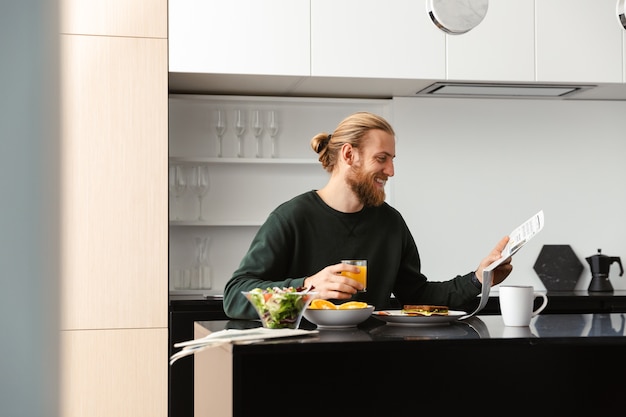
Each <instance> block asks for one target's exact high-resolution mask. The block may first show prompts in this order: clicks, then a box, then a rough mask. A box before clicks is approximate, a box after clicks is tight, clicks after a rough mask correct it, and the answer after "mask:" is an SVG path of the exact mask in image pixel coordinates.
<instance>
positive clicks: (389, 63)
mask: <svg viewBox="0 0 626 417" xmlns="http://www.w3.org/2000/svg"><path fill="white" fill-rule="evenodd" d="M311 75H312V76H334V77H362V78H410V79H419V78H438V79H441V78H444V77H445V34H444V33H443V32H441V31H440V30H438V29H437V28H436V27H435V25H434V24H433V23H432V22H431V21H430V18H429V17H428V13H427V12H426V9H425V7H424V3H423V2H419V1H414V0H396V1H393V2H389V1H385V0H342V1H340V2H338V1H334V0H312V1H311Z"/></svg>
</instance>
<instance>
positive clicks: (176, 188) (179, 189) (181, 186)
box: [168, 165, 187, 220]
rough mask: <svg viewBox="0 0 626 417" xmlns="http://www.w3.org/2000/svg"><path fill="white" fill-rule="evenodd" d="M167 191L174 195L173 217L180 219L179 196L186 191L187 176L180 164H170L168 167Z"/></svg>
mask: <svg viewBox="0 0 626 417" xmlns="http://www.w3.org/2000/svg"><path fill="white" fill-rule="evenodd" d="M168 174H169V178H168V181H169V191H170V193H171V194H173V195H174V202H175V204H174V205H175V207H174V214H175V217H174V218H175V219H176V220H180V198H181V197H182V196H183V195H184V194H185V191H187V178H186V175H185V170H184V169H183V167H182V166H181V165H170V167H169V172H168Z"/></svg>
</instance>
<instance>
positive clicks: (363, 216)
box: [224, 191, 480, 319]
mask: <svg viewBox="0 0 626 417" xmlns="http://www.w3.org/2000/svg"><path fill="white" fill-rule="evenodd" d="M342 259H367V291H366V292H363V293H358V294H357V295H356V296H355V297H354V299H355V300H359V301H365V302H367V303H369V304H372V305H374V306H375V307H376V309H378V310H381V309H384V308H388V306H389V300H390V297H391V294H392V293H393V295H394V296H395V297H396V299H397V300H398V301H399V303H400V304H401V305H402V304H437V305H446V306H449V307H450V308H451V309H455V308H456V309H458V308H460V307H461V306H462V305H464V304H466V303H467V302H469V301H471V300H472V299H473V298H475V297H476V296H477V295H478V294H479V293H480V289H478V288H477V287H476V286H475V285H474V284H473V283H472V282H471V276H472V275H473V274H474V273H473V272H471V273H469V274H467V275H465V276H456V277H455V278H453V279H451V280H448V281H442V282H438V281H428V280H427V278H426V277H425V276H424V275H423V274H422V273H421V272H420V258H419V254H418V251H417V246H416V245H415V241H414V240H413V236H412V235H411V232H410V231H409V229H408V227H407V225H406V223H405V222H404V219H403V218H402V216H401V215H400V213H399V212H398V211H397V210H396V209H394V208H393V207H391V206H390V205H388V204H387V203H384V204H382V205H381V206H379V207H365V208H364V209H363V210H361V211H360V212H358V213H342V212H339V211H337V210H334V209H332V208H330V207H329V206H328V205H326V203H324V202H323V201H322V199H321V198H320V197H319V196H318V195H317V193H316V192H315V191H309V192H306V193H304V194H301V195H299V196H297V197H294V198H293V199H291V200H289V201H287V202H285V203H283V204H281V205H280V206H278V207H277V208H276V209H275V210H274V211H273V212H272V213H270V215H269V217H268V218H267V220H266V221H265V223H264V224H263V225H262V226H261V227H260V229H259V231H258V233H257V235H256V236H255V237H254V239H253V240H252V243H251V244H250V248H249V250H248V253H247V254H246V255H245V256H244V258H243V259H242V261H241V264H240V265H239V268H238V269H237V270H236V271H235V272H234V273H233V276H232V277H231V279H230V280H229V281H228V283H227V284H226V288H225V291H224V310H225V312H226V314H227V315H228V316H229V317H231V318H234V319H256V318H258V315H257V314H256V312H255V311H254V308H253V307H252V305H251V304H250V303H249V302H248V300H246V298H245V297H244V296H243V294H241V291H249V290H251V289H253V288H257V287H258V288H262V289H265V288H267V287H275V286H276V287H298V286H302V285H303V282H304V279H305V278H306V277H307V276H310V275H314V274H315V273H317V272H319V271H320V270H322V269H324V268H325V267H327V266H329V265H333V264H337V263H339V262H341V260H342Z"/></svg>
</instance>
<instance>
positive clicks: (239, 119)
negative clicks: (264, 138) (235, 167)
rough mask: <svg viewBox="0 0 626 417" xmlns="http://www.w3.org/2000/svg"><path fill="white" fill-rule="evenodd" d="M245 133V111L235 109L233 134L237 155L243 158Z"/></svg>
mask: <svg viewBox="0 0 626 417" xmlns="http://www.w3.org/2000/svg"><path fill="white" fill-rule="evenodd" d="M245 133H246V112H245V111H244V110H241V109H238V110H235V134H236V135H237V156H238V157H239V158H243V135H244V134H245Z"/></svg>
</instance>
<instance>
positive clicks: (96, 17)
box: [59, 0, 167, 38]
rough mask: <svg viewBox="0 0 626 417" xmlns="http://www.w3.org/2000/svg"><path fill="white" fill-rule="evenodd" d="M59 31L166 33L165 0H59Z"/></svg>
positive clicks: (94, 33) (123, 33) (151, 34)
mask: <svg viewBox="0 0 626 417" xmlns="http://www.w3.org/2000/svg"><path fill="white" fill-rule="evenodd" d="M59 3H60V26H61V33H73V34H84V35H87V34H89V35H105V36H136V37H147V38H166V37H167V0H89V1H84V0H60V1H59Z"/></svg>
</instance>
